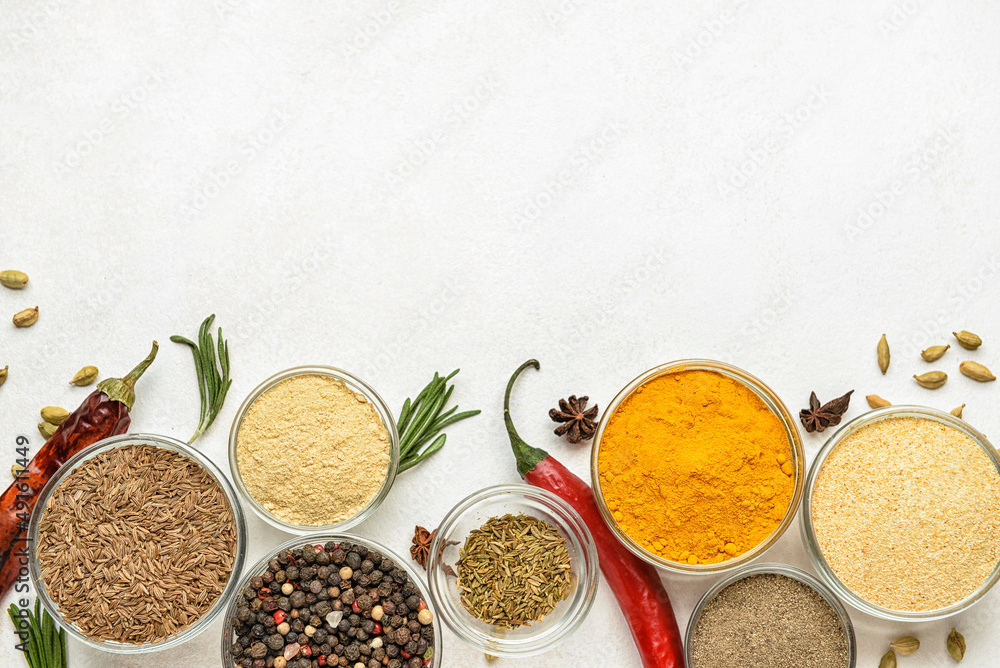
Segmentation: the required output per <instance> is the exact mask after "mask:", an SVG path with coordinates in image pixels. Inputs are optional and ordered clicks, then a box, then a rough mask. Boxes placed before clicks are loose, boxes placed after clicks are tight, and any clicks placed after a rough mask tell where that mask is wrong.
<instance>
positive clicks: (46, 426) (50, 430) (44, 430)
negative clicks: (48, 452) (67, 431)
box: [38, 422, 59, 441]
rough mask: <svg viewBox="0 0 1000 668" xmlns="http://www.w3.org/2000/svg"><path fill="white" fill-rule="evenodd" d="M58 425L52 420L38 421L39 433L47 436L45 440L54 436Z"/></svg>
mask: <svg viewBox="0 0 1000 668" xmlns="http://www.w3.org/2000/svg"><path fill="white" fill-rule="evenodd" d="M58 428H59V426H58V425H54V424H52V423H51V422H39V423H38V433H40V434H41V435H42V436H44V437H45V440H46V441H47V440H49V439H50V438H52V434H54V433H56V429H58Z"/></svg>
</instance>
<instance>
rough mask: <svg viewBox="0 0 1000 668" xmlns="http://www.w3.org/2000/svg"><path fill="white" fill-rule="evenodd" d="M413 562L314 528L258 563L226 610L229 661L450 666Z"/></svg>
mask: <svg viewBox="0 0 1000 668" xmlns="http://www.w3.org/2000/svg"><path fill="white" fill-rule="evenodd" d="M424 591H425V587H424V585H423V583H421V582H420V579H419V578H418V576H417V574H416V572H415V571H414V570H413V569H411V568H410V567H409V566H408V565H407V564H406V561H405V560H404V559H402V558H400V557H399V556H397V555H395V554H393V553H392V552H391V551H390V550H389V549H387V548H385V547H383V546H382V545H379V544H378V543H375V542H373V541H370V540H367V539H364V538H360V537H357V536H351V535H348V534H311V535H307V536H300V537H298V538H295V539H293V540H290V541H288V542H287V543H284V544H283V545H280V546H278V547H277V548H275V549H274V550H272V551H270V552H269V553H268V556H266V557H265V558H264V559H261V560H260V561H259V562H258V563H257V564H255V565H254V566H253V567H252V568H250V569H249V570H248V571H247V572H246V574H245V575H244V577H243V580H242V581H241V582H240V587H239V589H238V591H237V595H236V597H235V598H234V599H233V601H232V602H231V603H230V605H229V608H228V609H227V611H226V625H225V628H224V630H223V635H222V663H223V666H226V668H323V667H324V666H331V667H333V666H336V667H350V668H355V667H356V666H358V665H361V666H364V667H365V668H422V667H424V666H430V667H432V668H433V667H434V666H440V665H441V634H440V632H439V630H438V628H437V626H438V625H437V614H436V612H435V609H434V604H433V603H432V602H431V600H430V599H429V598H428V597H427V595H426V594H425V593H424Z"/></svg>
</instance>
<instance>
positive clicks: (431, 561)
mask: <svg viewBox="0 0 1000 668" xmlns="http://www.w3.org/2000/svg"><path fill="white" fill-rule="evenodd" d="M508 516H512V517H515V518H518V519H519V520H523V521H526V522H527V523H528V524H531V525H537V524H538V521H541V522H544V523H545V525H548V526H547V527H546V528H545V529H546V530H545V532H544V533H547V534H549V535H550V538H551V539H554V540H555V541H556V542H558V543H560V545H559V549H560V550H561V549H562V546H561V544H562V542H563V541H565V550H566V551H567V552H568V557H569V558H568V561H569V565H570V569H571V575H570V577H569V585H568V588H564V589H562V590H561V591H562V593H563V594H565V597H564V598H562V599H561V600H556V601H554V608H552V609H551V612H549V613H548V614H546V615H545V616H544V617H543V618H541V619H539V620H538V621H533V622H530V623H527V624H523V625H518V626H515V627H514V628H499V627H498V626H496V625H493V624H488V623H486V622H484V621H482V620H481V619H480V618H479V617H477V616H474V615H473V614H472V613H471V612H470V611H469V610H468V609H467V608H466V604H464V603H463V595H462V592H461V591H460V590H459V586H458V585H459V578H460V576H461V574H462V570H463V566H462V564H460V563H459V562H460V558H461V554H462V551H463V548H465V547H466V545H467V544H468V543H469V539H470V537H475V536H477V535H481V533H480V532H481V531H482V530H485V529H487V527H489V526H495V523H496V522H504V521H505V520H507V518H508ZM522 531H528V529H522ZM531 531H532V532H534V531H535V528H532V529H531ZM556 532H557V534H558V535H554V534H555V533H556ZM508 548H509V543H506V541H505V545H504V549H508ZM529 549H530V548H529ZM545 551H550V550H548V549H546V550H545ZM528 561H530V560H529V559H514V560H511V563H517V564H518V565H526V566H530V565H531V564H526V563H525V562H528ZM466 563H469V562H466ZM598 573H599V566H598V561H597V547H596V546H595V545H594V539H593V537H592V536H591V535H590V531H589V530H588V529H587V526H586V524H584V522H583V519H582V518H581V517H580V516H579V514H577V512H576V511H575V510H573V508H572V507H571V506H570V505H569V504H568V503H566V502H565V501H563V500H562V499H560V498H559V497H557V496H556V495H555V494H552V493H551V492H548V491H546V490H543V489H538V488H537V487H531V486H529V485H524V484H511V485H497V486H495V487H488V488H486V489H482V490H480V491H478V492H476V493H475V494H472V495H471V496H468V497H467V498H465V499H463V500H462V501H460V502H459V503H458V505H456V506H455V507H454V508H453V509H452V510H451V511H450V512H449V513H448V515H447V516H446V517H445V518H444V520H442V522H441V525H440V526H439V527H438V529H437V531H436V532H435V534H434V540H433V541H431V546H430V550H429V554H428V559H427V581H428V584H429V587H430V595H431V598H432V599H433V600H434V602H435V604H436V605H437V608H438V609H439V610H440V612H441V617H442V619H443V620H444V623H445V625H447V626H448V628H449V629H450V630H451V631H452V632H454V633H455V634H456V635H457V636H458V637H459V638H461V639H462V640H463V641H464V642H465V643H467V644H469V645H471V646H473V647H475V648H476V649H478V650H480V651H482V652H484V653H485V654H487V655H491V656H497V657H524V656H533V655H536V654H541V653H542V652H545V651H547V650H549V649H551V648H552V647H554V646H555V645H557V644H558V643H560V642H562V641H563V640H565V639H566V638H567V637H569V635H570V634H572V633H573V632H574V631H575V630H576V629H577V628H578V627H579V626H580V624H581V623H582V622H583V620H584V619H586V617H587V614H588V613H589V612H590V608H591V606H592V605H593V603H594V597H595V596H596V594H597V582H598ZM548 584H549V583H541V586H542V587H543V588H547V586H548ZM524 598H531V596H530V592H526V596H525V597H524ZM552 598H553V599H556V598H558V596H554V597H552ZM543 605H544V604H543Z"/></svg>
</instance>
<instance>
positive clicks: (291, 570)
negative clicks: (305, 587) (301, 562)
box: [285, 566, 299, 582]
mask: <svg viewBox="0 0 1000 668" xmlns="http://www.w3.org/2000/svg"><path fill="white" fill-rule="evenodd" d="M285 575H286V576H287V577H288V579H289V580H291V581H293V582H294V581H295V580H298V579H299V567H298V566H289V567H288V568H286V569H285Z"/></svg>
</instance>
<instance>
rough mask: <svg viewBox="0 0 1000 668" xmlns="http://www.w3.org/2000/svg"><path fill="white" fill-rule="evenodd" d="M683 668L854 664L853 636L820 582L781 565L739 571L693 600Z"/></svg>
mask: <svg viewBox="0 0 1000 668" xmlns="http://www.w3.org/2000/svg"><path fill="white" fill-rule="evenodd" d="M684 655H685V656H684V658H685V663H686V664H687V666H688V668H716V667H717V666H729V667H730V668H758V667H759V666H767V667H768V668H854V666H855V665H856V663H857V640H856V638H855V635H854V626H853V624H851V618H850V617H849V616H848V615H847V611H846V610H845V609H844V606H843V605H841V604H840V602H839V601H838V600H837V597H836V596H834V594H833V592H831V591H830V590H829V589H828V588H827V587H826V586H825V585H823V583H821V582H819V581H818V580H816V578H814V577H812V576H811V575H809V574H808V573H805V572H804V571H801V570H799V569H797V568H793V567H791V566H786V565H784V564H757V565H753V566H747V567H744V568H741V569H739V570H737V571H735V572H733V573H731V574H729V575H728V576H727V577H725V578H723V579H722V580H720V581H719V582H717V583H716V584H715V585H714V586H713V587H712V588H711V589H709V590H708V591H707V592H705V594H704V595H703V596H702V597H701V600H700V601H698V604H697V605H696V606H695V608H694V611H693V612H692V613H691V619H690V621H689V622H688V626H687V633H686V637H685V639H684Z"/></svg>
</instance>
